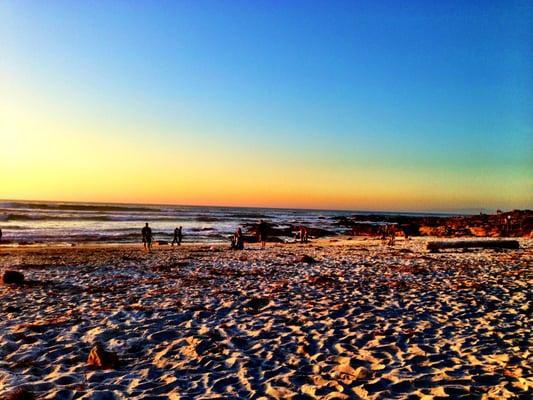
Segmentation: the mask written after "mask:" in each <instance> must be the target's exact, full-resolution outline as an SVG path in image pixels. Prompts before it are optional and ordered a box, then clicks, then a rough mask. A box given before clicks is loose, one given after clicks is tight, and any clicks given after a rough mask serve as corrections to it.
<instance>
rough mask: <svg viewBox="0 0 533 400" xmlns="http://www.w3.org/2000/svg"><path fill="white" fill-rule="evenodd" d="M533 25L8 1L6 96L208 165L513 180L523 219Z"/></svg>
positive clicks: (291, 7)
mask: <svg viewBox="0 0 533 400" xmlns="http://www.w3.org/2000/svg"><path fill="white" fill-rule="evenodd" d="M532 20H533V6H532V4H531V2H526V1H479V2H478V1H469V2H462V1H408V2H407V1H406V2H401V1H384V2H380V1H302V2H300V1H176V2H170V1H169V2H166V1H158V2H156V1H137V2H126V1H109V2H104V1H87V2H82V1H79V2H78V1H77V2H72V1H51V2H38V1H35V2H32V1H25V2H9V1H7V2H3V3H2V4H0V37H2V38H3V40H1V41H0V50H2V54H4V57H2V59H0V79H1V80H0V83H4V84H5V85H6V86H7V87H8V90H7V95H8V96H9V97H14V98H22V100H21V102H22V103H23V104H27V105H28V107H43V108H44V109H46V113H47V114H49V115H57V117H58V118H60V117H61V116H65V115H67V116H70V117H71V118H74V119H80V120H87V121H106V122H105V123H106V124H111V126H113V127H114V129H112V132H113V133H112V135H113V136H115V137H118V138H124V139H126V138H131V137H135V140H139V141H141V142H142V141H143V140H146V141H161V142H162V143H166V144H168V145H170V146H172V145H175V146H176V147H177V148H179V144H182V143H187V144H188V145H190V147H191V148H192V149H195V150H196V151H197V152H198V156H199V157H201V149H202V148H203V147H214V148H216V149H219V150H220V152H221V156H220V157H223V154H224V149H228V154H230V153H231V151H235V149H239V150H240V152H237V155H240V154H243V153H246V152H254V151H257V152H265V153H266V154H270V155H271V156H272V158H273V159H276V158H280V159H287V158H288V157H290V158H296V159H301V161H302V163H303V165H306V166H307V165H308V164H309V166H308V167H309V168H310V169H311V170H313V168H317V164H320V163H325V164H328V165H329V164H340V165H341V166H344V170H345V171H346V174H349V173H350V171H351V169H354V168H358V169H360V168H364V167H365V166H368V168H375V167H376V166H377V167H379V166H390V167H391V168H392V167H394V168H396V167H397V168H398V170H399V171H400V173H401V171H402V170H403V169H406V170H415V169H419V170H423V171H425V174H424V175H423V176H424V177H427V175H428V174H427V173H428V171H429V172H431V171H437V172H439V171H441V172H443V173H444V172H445V171H450V170H453V171H457V173H458V174H461V175H462V174H466V175H469V176H471V178H472V179H474V180H475V179H477V178H478V177H479V175H480V174H489V175H490V174H494V180H496V179H500V178H501V177H500V175H498V174H496V173H495V171H496V170H497V169H498V168H499V171H506V172H508V173H509V176H510V179H514V186H512V190H514V191H520V192H521V196H520V198H519V199H514V200H513V201H509V202H508V205H509V206H520V205H521V206H524V205H528V204H531V197H532V196H531V189H532V186H531V171H532V165H533V162H532V148H533V147H532V137H533V135H532V133H533V132H532V130H533V112H532V110H533V97H532V93H533V90H532V71H533V68H532V67H533V65H532V64H533V45H532V43H533V29H532V28H531V21H532ZM5 93H6V92H5ZM5 93H4V95H5ZM29 97H31V98H32V100H31V101H29V100H26V99H27V98H29ZM30 104H31V106H30ZM96 134H97V133H95V135H96ZM231 154H232V153H231ZM452 178H453V177H452ZM452 178H446V179H452ZM390 179H395V177H394V176H391V177H390ZM413 179H416V177H413ZM420 179H425V178H423V177H422V176H421V177H420ZM446 179H443V181H442V184H443V185H445V184H446V182H447V181H446ZM421 190H422V189H421ZM464 190H465V193H466V192H468V190H469V187H468V185H466V186H465V187H464ZM493 191H494V192H495V193H497V192H498V191H499V190H498V187H497V186H496V187H494V188H493ZM528 193H529V195H528ZM469 196H470V194H469ZM459 197H460V196H459ZM471 197H472V196H470V198H471ZM177 200H179V199H177ZM472 201H473V200H469V201H465V202H463V203H464V204H463V203H461V202H460V201H459V200H458V204H457V206H458V207H460V206H462V205H465V206H466V205H471V203H472ZM498 201H499V202H501V203H504V204H502V206H505V205H506V203H505V199H501V200H498ZM467 203H468V204H467ZM479 203H480V205H481V204H482V203H483V199H482V198H480V199H479ZM488 203H490V205H498V204H499V203H498V204H497V201H492V202H491V201H489V202H488ZM279 205H283V202H282V201H281V202H280V204H279ZM357 205H358V203H357V199H355V198H354V206H357ZM428 206H429V207H431V206H430V205H428ZM417 207H418V206H417Z"/></svg>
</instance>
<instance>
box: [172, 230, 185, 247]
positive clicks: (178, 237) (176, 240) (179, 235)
mask: <svg viewBox="0 0 533 400" xmlns="http://www.w3.org/2000/svg"><path fill="white" fill-rule="evenodd" d="M182 239H183V233H182V227H181V226H180V227H179V228H176V229H174V239H172V246H174V243H176V244H177V245H178V246H180V245H181V240H182Z"/></svg>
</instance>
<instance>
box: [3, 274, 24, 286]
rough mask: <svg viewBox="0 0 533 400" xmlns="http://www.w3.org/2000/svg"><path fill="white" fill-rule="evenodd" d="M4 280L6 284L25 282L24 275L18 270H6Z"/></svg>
mask: <svg viewBox="0 0 533 400" xmlns="http://www.w3.org/2000/svg"><path fill="white" fill-rule="evenodd" d="M2 282H3V283H4V284H15V285H22V284H24V275H23V274H22V273H20V272H18V271H4V274H3V275H2Z"/></svg>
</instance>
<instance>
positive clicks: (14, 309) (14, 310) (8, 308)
mask: <svg viewBox="0 0 533 400" xmlns="http://www.w3.org/2000/svg"><path fill="white" fill-rule="evenodd" d="M4 312H6V313H18V312H20V308H18V307H15V306H11V305H9V306H6V308H5V309H4Z"/></svg>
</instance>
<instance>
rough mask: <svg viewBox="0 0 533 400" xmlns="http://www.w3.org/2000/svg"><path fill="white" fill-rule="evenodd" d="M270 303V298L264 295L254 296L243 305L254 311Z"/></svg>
mask: <svg viewBox="0 0 533 400" xmlns="http://www.w3.org/2000/svg"><path fill="white" fill-rule="evenodd" d="M269 304H270V299H267V298H262V297H252V298H251V299H249V300H248V301H246V302H245V303H244V304H243V305H244V307H245V308H247V309H249V310H250V311H252V312H258V311H259V310H261V309H262V308H265V307H266V306H268V305H269Z"/></svg>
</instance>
